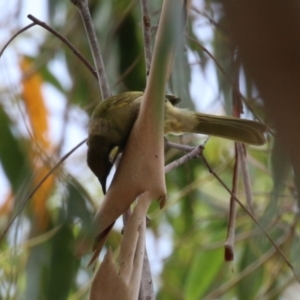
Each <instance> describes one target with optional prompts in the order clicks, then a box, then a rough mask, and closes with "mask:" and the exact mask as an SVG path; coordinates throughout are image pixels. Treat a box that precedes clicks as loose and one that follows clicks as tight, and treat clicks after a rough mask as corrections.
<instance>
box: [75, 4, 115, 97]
mask: <svg viewBox="0 0 300 300" xmlns="http://www.w3.org/2000/svg"><path fill="white" fill-rule="evenodd" d="M70 1H71V2H72V3H73V4H74V5H75V6H76V7H77V8H78V10H79V13H80V15H81V18H82V21H83V25H84V27H85V31H86V34H87V36H88V40H89V44H90V48H91V51H92V55H93V59H94V64H95V67H96V72H97V76H98V83H99V88H100V91H101V96H102V99H106V98H109V97H110V96H111V93H110V89H109V85H108V80H107V77H106V73H105V66H104V62H103V58H102V54H101V50H100V46H99V43H98V39H97V35H96V31H95V28H94V24H93V22H92V17H91V14H90V10H89V6H88V0H70Z"/></svg>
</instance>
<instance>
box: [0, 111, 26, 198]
mask: <svg viewBox="0 0 300 300" xmlns="http://www.w3.org/2000/svg"><path fill="white" fill-rule="evenodd" d="M11 127H12V124H11V121H10V119H9V117H8V116H7V114H6V112H5V111H4V110H3V108H2V107H1V106H0V136H1V141H2V142H1V143H0V161H1V165H2V167H3V170H4V173H5V175H6V176H7V178H8V180H9V182H10V184H11V186H12V189H13V191H14V193H17V191H18V189H19V187H20V185H21V183H22V181H23V180H24V179H25V177H26V175H28V174H30V167H29V162H28V158H27V156H26V154H25V153H26V152H25V147H24V146H25V145H24V144H22V140H21V139H20V138H19V139H18V138H16V137H15V136H14V135H13V133H12V129H11Z"/></svg>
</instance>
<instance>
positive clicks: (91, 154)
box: [87, 135, 117, 194]
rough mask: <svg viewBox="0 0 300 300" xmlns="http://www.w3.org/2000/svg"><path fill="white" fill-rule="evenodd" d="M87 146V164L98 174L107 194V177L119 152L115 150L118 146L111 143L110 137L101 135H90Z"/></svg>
mask: <svg viewBox="0 0 300 300" xmlns="http://www.w3.org/2000/svg"><path fill="white" fill-rule="evenodd" d="M87 146H88V151H87V164H88V166H89V168H90V169H91V170H92V171H93V173H94V174H95V175H96V176H97V178H98V180H99V182H100V184H101V186H102V190H103V193H104V194H105V193H106V178H107V176H108V175H109V172H110V170H111V168H112V166H113V163H114V159H115V157H116V154H117V152H116V151H115V149H116V146H115V145H114V144H112V143H111V141H110V139H109V138H107V137H104V136H101V135H90V136H89V138H88V140H87ZM112 153H113V154H112ZM112 155H113V156H112Z"/></svg>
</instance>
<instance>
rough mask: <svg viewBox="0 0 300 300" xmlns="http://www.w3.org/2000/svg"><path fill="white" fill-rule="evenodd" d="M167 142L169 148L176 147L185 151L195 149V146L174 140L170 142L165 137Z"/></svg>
mask: <svg viewBox="0 0 300 300" xmlns="http://www.w3.org/2000/svg"><path fill="white" fill-rule="evenodd" d="M165 143H166V146H167V147H169V148H174V149H177V150H181V151H185V152H190V151H193V150H194V149H195V147H194V146H189V145H182V144H177V143H173V142H170V141H169V140H167V139H165Z"/></svg>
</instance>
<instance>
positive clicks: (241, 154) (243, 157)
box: [237, 143, 255, 215]
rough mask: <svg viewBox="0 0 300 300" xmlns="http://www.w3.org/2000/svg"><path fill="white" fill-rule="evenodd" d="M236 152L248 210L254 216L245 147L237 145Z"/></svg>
mask: <svg viewBox="0 0 300 300" xmlns="http://www.w3.org/2000/svg"><path fill="white" fill-rule="evenodd" d="M237 150H238V152H239V160H240V168H241V173H242V177H243V183H244V190H245V195H246V201H247V206H248V208H249V210H250V211H251V212H252V214H253V215H255V212H254V206H253V191H252V185H251V179H250V175H249V168H248V165H247V152H246V148H245V145H243V144H240V143H238V147H237Z"/></svg>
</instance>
